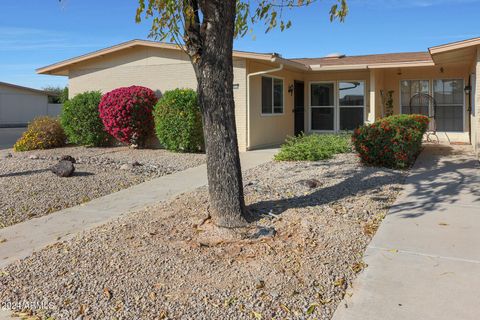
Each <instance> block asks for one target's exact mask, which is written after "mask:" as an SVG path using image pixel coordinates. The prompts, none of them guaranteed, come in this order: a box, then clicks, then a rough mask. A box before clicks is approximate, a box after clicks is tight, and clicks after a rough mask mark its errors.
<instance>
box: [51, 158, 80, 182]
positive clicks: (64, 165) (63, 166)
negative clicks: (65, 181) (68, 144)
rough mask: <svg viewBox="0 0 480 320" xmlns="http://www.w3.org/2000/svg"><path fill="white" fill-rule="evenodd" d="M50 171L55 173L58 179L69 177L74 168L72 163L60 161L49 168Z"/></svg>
mask: <svg viewBox="0 0 480 320" xmlns="http://www.w3.org/2000/svg"><path fill="white" fill-rule="evenodd" d="M50 171H52V172H53V173H55V174H56V175H57V176H59V177H63V178H65V177H70V176H71V175H72V174H73V172H74V171H75V166H74V165H73V163H72V162H70V161H66V160H62V161H60V162H59V163H57V164H56V165H54V166H53V167H51V168H50Z"/></svg>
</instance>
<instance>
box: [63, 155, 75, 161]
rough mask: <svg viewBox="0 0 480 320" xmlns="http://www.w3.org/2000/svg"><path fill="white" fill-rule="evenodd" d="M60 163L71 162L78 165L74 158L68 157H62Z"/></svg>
mask: <svg viewBox="0 0 480 320" xmlns="http://www.w3.org/2000/svg"><path fill="white" fill-rule="evenodd" d="M60 161H70V162H71V163H77V161H76V160H75V158H74V157H72V156H68V155H65V156H62V157H61V158H60Z"/></svg>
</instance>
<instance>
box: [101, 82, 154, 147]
mask: <svg viewBox="0 0 480 320" xmlns="http://www.w3.org/2000/svg"><path fill="white" fill-rule="evenodd" d="M156 103H157V97H156V96H155V93H154V92H153V91H152V90H150V89H148V88H145V87H140V86H131V87H125V88H118V89H115V90H113V91H110V92H108V93H106V94H105V95H104V96H103V97H102V99H101V101H100V105H99V107H98V108H99V111H100V119H102V122H103V125H104V126H105V130H106V131H107V132H108V133H110V134H111V135H112V136H113V137H115V138H116V139H117V140H119V141H121V142H124V143H127V144H132V145H138V146H144V145H145V140H146V139H147V138H148V137H149V136H150V135H151V134H152V133H153V126H154V125H153V115H152V111H153V107H154V105H155V104H156Z"/></svg>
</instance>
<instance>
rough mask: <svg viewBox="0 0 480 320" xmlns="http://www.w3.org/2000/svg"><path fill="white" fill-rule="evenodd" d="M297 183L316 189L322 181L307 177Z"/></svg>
mask: <svg viewBox="0 0 480 320" xmlns="http://www.w3.org/2000/svg"><path fill="white" fill-rule="evenodd" d="M297 183H299V184H301V185H303V186H305V187H309V188H310V189H315V188H317V187H319V186H320V185H321V184H322V183H321V182H320V181H318V180H317V179H307V180H300V181H298V182H297Z"/></svg>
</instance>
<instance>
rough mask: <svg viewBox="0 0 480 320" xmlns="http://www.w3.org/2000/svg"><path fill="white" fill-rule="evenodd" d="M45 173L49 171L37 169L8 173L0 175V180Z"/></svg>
mask: <svg viewBox="0 0 480 320" xmlns="http://www.w3.org/2000/svg"><path fill="white" fill-rule="evenodd" d="M46 171H50V169H37V170H26V171H18V172H10V173H5V174H0V178H8V177H21V176H29V175H32V174H36V173H42V172H46Z"/></svg>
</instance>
